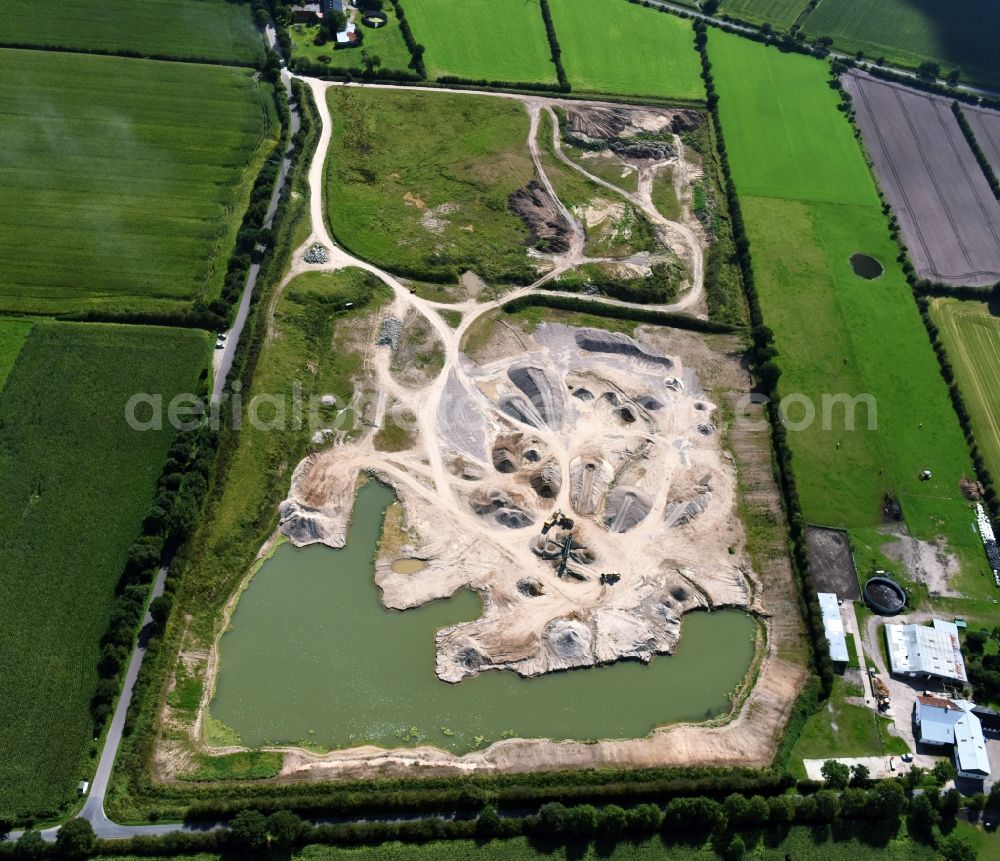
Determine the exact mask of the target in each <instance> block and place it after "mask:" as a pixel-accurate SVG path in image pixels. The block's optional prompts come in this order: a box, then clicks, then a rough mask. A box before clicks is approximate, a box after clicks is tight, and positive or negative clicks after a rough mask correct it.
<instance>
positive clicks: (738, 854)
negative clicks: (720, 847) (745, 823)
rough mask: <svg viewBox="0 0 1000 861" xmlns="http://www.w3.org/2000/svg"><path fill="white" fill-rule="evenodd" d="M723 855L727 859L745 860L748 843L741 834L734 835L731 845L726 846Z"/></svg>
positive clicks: (731, 860)
mask: <svg viewBox="0 0 1000 861" xmlns="http://www.w3.org/2000/svg"><path fill="white" fill-rule="evenodd" d="M722 856H723V858H725V859H726V861H743V859H744V858H746V857H747V847H746V844H745V843H744V842H743V838H742V837H740V835H739V834H734V835H733V839H732V840H730V841H729V845H728V846H726V848H725V851H724V852H723V853H722Z"/></svg>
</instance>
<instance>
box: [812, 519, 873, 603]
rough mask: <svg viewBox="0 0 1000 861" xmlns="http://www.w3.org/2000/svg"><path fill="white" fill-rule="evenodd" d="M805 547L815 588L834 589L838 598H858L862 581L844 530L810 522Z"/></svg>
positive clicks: (830, 590)
mask: <svg viewBox="0 0 1000 861" xmlns="http://www.w3.org/2000/svg"><path fill="white" fill-rule="evenodd" d="M806 548H807V550H808V552H809V570H810V571H811V572H812V580H813V585H814V586H815V587H816V591H817V592H833V593H834V594H836V596H837V597H838V598H843V599H845V600H851V601H857V600H860V598H861V585H860V584H859V583H858V574H857V571H856V570H855V568H854V557H853V556H852V555H851V541H850V539H849V538H848V536H847V533H846V532H844V531H842V530H840V529H827V528H825V527H821V526H810V527H808V528H807V529H806Z"/></svg>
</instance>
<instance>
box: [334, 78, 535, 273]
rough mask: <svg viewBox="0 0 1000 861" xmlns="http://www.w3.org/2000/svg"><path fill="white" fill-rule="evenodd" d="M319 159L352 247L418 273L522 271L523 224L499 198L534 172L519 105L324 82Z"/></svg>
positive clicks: (339, 230)
mask: <svg viewBox="0 0 1000 861" xmlns="http://www.w3.org/2000/svg"><path fill="white" fill-rule="evenodd" d="M328 98H329V100H330V109H331V112H332V115H333V118H334V128H333V142H332V144H331V147H330V156H329V158H328V160H327V165H326V197H327V213H328V218H329V220H330V225H331V228H332V232H333V234H334V235H335V236H336V237H337V238H338V241H339V242H341V243H342V244H343V245H344V246H345V247H346V248H348V249H350V250H351V252H352V253H354V254H356V255H358V256H359V257H362V258H364V259H366V260H369V261H371V262H372V263H376V264H378V265H379V266H383V267H385V268H388V269H390V270H393V271H395V272H397V273H399V274H402V275H408V276H411V277H414V278H417V279H418V280H426V281H444V280H448V281H452V282H454V281H455V280H457V278H458V276H459V275H460V274H461V272H463V271H465V270H467V269H472V270H474V271H475V272H476V273H477V274H479V275H480V276H481V277H482V278H484V279H485V280H486V281H488V282H490V283H496V282H497V281H503V280H506V279H508V278H515V279H517V278H519V279H521V280H530V279H531V278H532V277H533V267H531V266H529V263H528V256H527V245H526V243H527V242H528V239H529V237H528V230H527V227H526V226H525V225H524V223H523V222H522V221H521V219H520V218H519V217H518V216H517V215H515V214H514V213H512V212H511V211H510V210H509V209H508V205H507V201H508V198H509V197H510V195H511V194H512V193H513V192H514V191H516V190H517V189H519V188H522V187H523V186H525V185H527V184H528V182H529V181H530V180H531V178H532V176H533V175H534V166H533V164H532V162H531V157H530V155H529V153H528V147H527V136H528V127H529V122H528V115H527V112H526V111H525V110H524V108H523V106H522V105H521V104H520V103H518V102H513V101H510V100H507V99H497V98H491V97H487V96H464V95H461V96H458V95H449V94H443V93H433V92H430V93H407V92H388V91H384V90H381V91H378V90H367V89H365V90H347V89H345V88H343V87H334V88H332V89H331V90H330V92H329V96H328Z"/></svg>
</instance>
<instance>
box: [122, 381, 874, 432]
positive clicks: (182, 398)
mask: <svg viewBox="0 0 1000 861" xmlns="http://www.w3.org/2000/svg"><path fill="white" fill-rule="evenodd" d="M768 403H770V398H768V397H767V396H766V395H762V394H757V393H748V394H745V395H743V396H742V397H741V398H740V399H739V400H738V401H737V403H736V407H735V410H734V415H733V425H734V427H736V428H737V429H743V430H748V431H760V430H764V429H766V427H767V421H766V419H765V418H763V417H761V416H760V415H759V414H758V412H759V411H757V410H752V409H751V408H752V407H755V406H759V405H766V404H768ZM378 405H379V396H378V395H376V394H375V393H372V392H363V393H361V394H360V395H358V394H355V396H354V397H352V398H351V399H350V400H348V401H345V400H342V399H341V398H338V397H337V396H336V395H332V394H327V395H310V396H309V397H308V398H306V397H305V396H304V395H303V388H302V383H300V382H299V381H295V382H293V383H292V391H291V393H290V394H288V393H282V394H269V393H258V394H255V395H253V396H252V397H251V398H249V399H246V400H245V399H244V397H243V393H242V385H241V383H240V382H239V381H236V382H235V383H233V385H232V391H231V392H228V393H225V394H223V395H222V398H221V399H220V400H219V401H217V402H212V403H208V402H206V400H205V398H203V397H200V396H198V395H195V394H192V393H190V392H186V393H182V394H179V395H175V396H174V397H172V398H170V400H169V401H166V399H165V398H164V396H163V395H161V394H151V393H148V392H139V393H137V394H134V395H133V396H132V397H130V398H129V399H128V401H127V402H126V404H125V421H126V423H127V424H128V426H129V427H130V428H132V429H133V430H135V431H159V430H163V429H164V428H165V427H172V428H174V429H175V430H179V431H192V430H197V429H198V428H200V427H202V426H204V425H206V424H207V426H208V427H209V428H211V429H212V430H219V429H220V427H221V426H222V422H223V420H224V417H225V420H226V421H228V422H229V423H230V426H231V427H232V429H233V430H242V429H243V427H244V426H245V425H248V426H249V427H251V428H253V429H254V430H257V431H265V432H266V431H288V430H293V431H298V430H303V429H306V430H308V431H309V432H310V433H312V434H316V433H324V432H333V431H349V430H352V429H354V428H355V427H357V426H359V425H360V424H363V423H364V422H363V418H362V417H363V416H365V415H366V411H367V408H368V407H369V406H371V407H373V408H374V409H375V410H376V412H377V410H378ZM223 407H226V409H225V410H224V409H223ZM860 407H863V408H864V413H863V416H861V415H860V414H859V408H860ZM778 414H779V415H780V417H781V421H782V424H783V425H784V426H785V428H786V430H789V431H805V430H809V429H811V428H815V427H816V426H817V422H818V423H819V425H818V426H819V429H820V430H823V431H834V430H839V431H854V430H856V429H861V430H869V431H874V430H877V429H878V404H877V402H876V400H875V396H874V395H871V394H868V393H862V394H859V395H848V394H846V393H844V392H840V393H836V394H833V393H824V394H823V395H821V396H820V398H819V404H818V407H817V402H816V398H814V397H811V396H809V395H806V394H803V393H801V392H793V393H791V394H788V395H785V396H784V397H782V398H781V400H780V401H779V402H778ZM859 418H861V419H862V420H863V425H862V426H861V427H859V426H858V421H857V420H858V419H859ZM390 422H391V423H393V424H395V425H397V426H399V427H402V428H405V429H407V430H412V429H414V428H415V426H416V420H415V417H414V416H413V414H412V413H411V412H410V411H409V410H407V409H406V408H405V407H404V406H402V405H401V404H399V403H398V402H396V401H393V403H392V405H391V406H390V407H388V408H386V409H385V414H384V418H383V424H389V423H390Z"/></svg>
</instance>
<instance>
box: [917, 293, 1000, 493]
mask: <svg viewBox="0 0 1000 861" xmlns="http://www.w3.org/2000/svg"><path fill="white" fill-rule="evenodd" d="M931 316H932V317H933V319H934V322H935V324H936V325H937V327H938V330H939V331H940V333H941V340H942V341H943V342H944V346H945V350H946V351H947V353H948V357H949V359H950V360H951V363H952V366H953V368H954V370H955V377H956V378H957V380H958V385H959V388H960V389H961V391H962V397H963V399H964V400H965V405H966V406H967V407H968V409H969V414H970V416H971V417H972V429H973V431H974V432H975V434H976V442H977V443H978V445H979V450H980V451H981V452H982V455H983V460H985V461H986V466H987V468H988V469H989V471H990V474H991V475H992V476H993V477H994V479H998V478H1000V397H998V396H997V380H998V379H1000V316H997V315H996V314H991V313H990V307H989V305H987V304H986V303H985V302H961V301H959V300H957V299H935V300H933V302H932V303H931Z"/></svg>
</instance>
